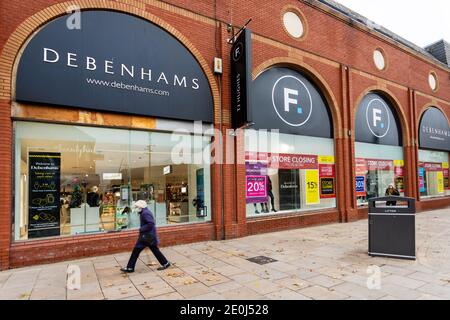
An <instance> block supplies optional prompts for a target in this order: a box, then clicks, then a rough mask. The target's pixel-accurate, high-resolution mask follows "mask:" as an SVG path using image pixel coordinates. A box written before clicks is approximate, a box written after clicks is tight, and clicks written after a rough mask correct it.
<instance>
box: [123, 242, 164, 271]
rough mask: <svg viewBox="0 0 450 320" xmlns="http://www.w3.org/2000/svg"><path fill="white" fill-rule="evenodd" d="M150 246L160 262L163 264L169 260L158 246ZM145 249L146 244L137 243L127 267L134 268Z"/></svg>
mask: <svg viewBox="0 0 450 320" xmlns="http://www.w3.org/2000/svg"><path fill="white" fill-rule="evenodd" d="M148 248H149V249H150V250H151V251H152V252H153V255H154V256H155V257H156V259H158V262H159V263H160V264H161V265H162V266H163V265H165V264H166V263H167V262H168V261H167V259H166V257H164V255H163V254H162V252H161V251H160V250H159V248H158V246H148ZM144 249H145V246H142V245H136V246H135V247H134V249H133V252H132V253H131V257H130V260H129V261H128V265H127V268H130V269H133V270H134V268H135V266H136V262H137V259H138V258H139V255H140V254H141V252H142V250H144Z"/></svg>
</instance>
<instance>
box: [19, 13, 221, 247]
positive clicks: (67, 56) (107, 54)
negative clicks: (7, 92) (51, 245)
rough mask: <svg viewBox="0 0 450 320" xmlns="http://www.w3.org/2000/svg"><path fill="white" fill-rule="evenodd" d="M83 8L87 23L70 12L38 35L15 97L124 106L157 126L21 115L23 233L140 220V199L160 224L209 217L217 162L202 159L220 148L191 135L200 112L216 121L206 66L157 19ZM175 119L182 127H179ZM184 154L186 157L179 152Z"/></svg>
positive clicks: (112, 108) (109, 108)
mask: <svg viewBox="0 0 450 320" xmlns="http://www.w3.org/2000/svg"><path fill="white" fill-rule="evenodd" d="M80 14H81V21H82V28H81V29H80V30H71V29H69V28H67V20H68V18H67V17H68V16H67V15H66V16H61V17H58V18H55V19H54V20H52V21H50V22H48V23H47V24H45V25H44V26H43V27H42V28H41V29H40V30H39V31H38V32H37V33H35V34H34V35H33V36H32V38H31V39H30V41H29V42H27V45H26V47H25V48H23V54H22V55H21V56H20V61H19V62H18V68H17V77H16V88H15V100H16V101H18V102H19V103H20V102H23V101H24V102H26V103H27V104H33V103H41V104H43V105H44V106H45V109H43V110H45V112H50V111H49V110H48V109H50V108H51V106H52V105H57V106H65V107H67V108H74V110H79V109H78V108H82V109H90V110H95V111H106V112H108V113H110V112H117V113H118V114H117V115H118V116H117V117H114V119H117V120H118V121H124V120H125V119H129V117H124V118H121V117H120V114H128V115H130V114H134V115H138V116H139V117H140V119H141V117H151V118H144V119H147V121H143V120H140V121H142V122H141V123H144V122H146V123H147V124H151V128H152V129H153V130H152V131H142V130H129V129H118V128H107V127H93V126H87V125H86V126H79V125H76V124H72V125H70V124H55V123H41V122H39V123H38V122H28V121H14V150H15V154H14V161H15V168H14V170H15V173H14V183H15V199H14V200H15V206H14V207H15V212H14V239H15V240H28V239H37V238H44V237H57V236H65V235H78V234H86V233H105V232H116V231H122V230H127V229H137V228H139V214H138V212H137V211H136V210H133V209H132V208H133V206H134V204H135V203H136V202H137V201H140V200H142V201H145V202H147V207H148V208H149V209H150V210H151V211H152V213H153V215H154V217H155V220H156V224H157V225H158V226H164V225H173V224H182V223H183V224H184V223H199V222H206V221H210V220H211V207H212V206H211V174H210V172H211V171H210V165H209V163H208V161H207V160H208V159H207V157H201V160H205V161H198V160H196V159H199V158H198V155H200V156H202V155H209V154H210V153H211V151H210V146H211V138H210V137H209V136H206V135H201V134H192V135H191V134H189V133H192V132H193V126H194V124H193V121H196V120H198V121H199V120H202V121H204V122H206V123H208V124H211V123H212V122H213V97H212V93H211V89H210V86H209V82H208V79H207V76H206V75H205V73H204V71H203V69H202V67H201V65H200V64H199V62H198V61H197V59H196V58H195V57H194V55H193V54H192V53H191V52H190V51H189V50H188V48H186V46H184V45H183V43H181V42H180V41H179V40H178V39H177V38H175V37H174V36H172V35H171V34H170V33H168V32H167V31H165V30H164V29H162V28H160V27H159V26H157V25H156V24H153V23H151V22H149V21H147V20H144V19H141V18H138V17H136V16H132V15H128V14H124V13H120V12H115V11H108V10H86V11H82V12H81V13H80ZM61 120H62V121H63V120H66V119H61ZM111 121H112V120H107V117H105V125H111V126H115V125H118V126H119V125H122V124H119V123H117V122H114V123H112V122H111ZM114 121H116V120H114ZM122 123H123V125H124V126H127V127H129V126H131V125H132V123H131V122H130V123H125V121H124V122H122ZM133 123H134V121H133ZM149 127H150V125H149ZM208 127H210V125H208ZM175 129H180V130H181V131H179V133H180V134H171V133H169V131H172V130H175ZM181 147H182V148H181ZM180 149H182V150H181V151H182V152H178V153H177V152H176V150H180ZM180 153H182V154H183V156H184V155H187V156H186V158H183V159H180V157H177V156H175V157H172V156H173V155H179V154H180ZM194 156H197V158H196V159H194Z"/></svg>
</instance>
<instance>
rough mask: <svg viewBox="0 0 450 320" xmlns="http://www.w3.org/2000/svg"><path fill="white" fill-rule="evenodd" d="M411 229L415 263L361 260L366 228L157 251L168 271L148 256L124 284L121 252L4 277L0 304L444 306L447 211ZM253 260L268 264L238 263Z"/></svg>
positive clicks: (448, 274) (449, 252)
mask: <svg viewBox="0 0 450 320" xmlns="http://www.w3.org/2000/svg"><path fill="white" fill-rule="evenodd" d="M416 224H417V237H416V243H417V260H416V261H405V260H394V259H388V258H381V257H376V258H373V257H369V256H368V255H367V220H365V221H358V222H354V223H349V224H333V225H325V226H319V227H313V228H306V229H299V230H289V231H284V232H276V233H270V234H261V235H253V236H249V237H247V238H241V239H233V240H227V241H207V242H202V243H196V244H191V245H180V246H173V247H170V248H162V251H163V253H164V254H165V255H166V256H167V257H168V259H169V260H170V261H172V262H173V266H172V267H171V268H169V269H167V270H165V271H162V272H160V271H157V270H156V269H157V267H158V263H157V261H156V259H155V258H154V257H153V255H152V254H151V252H150V251H149V250H145V251H144V252H143V253H142V254H141V257H140V259H139V260H138V263H137V265H136V272H135V273H134V274H129V275H125V274H122V273H120V271H119V269H120V267H122V266H124V265H126V263H127V260H128V258H129V254H130V252H124V253H120V254H113V255H108V256H101V257H92V258H83V259H78V260H73V261H66V262H61V263H55V264H46V265H41V266H34V267H28V268H22V269H16V270H7V271H4V272H0V300H9V299H17V300H44V299H51V300H58V299H68V300H102V299H119V300H128V299H130V300H142V299H155V300H160V299H163V300H171V299H192V300H222V299H233V300H260V299H262V300H264V299H275V300H280V299H283V300H309V299H321V300H322V299H323V300H325V299H332V300H334V299H352V300H354V299H356V300H375V299H380V300H409V299H411V300H416V299H417V300H435V299H436V300H437V299H445V300H449V299H450V209H443V210H436V211H430V212H425V213H420V214H418V215H417V219H416ZM258 256H266V257H269V258H272V259H275V260H277V261H276V262H272V263H269V264H265V265H258V264H256V263H253V262H250V261H248V260H247V259H248V258H254V257H258ZM69 265H70V266H78V267H79V268H80V271H81V275H80V278H79V280H80V285H81V287H80V288H70V289H68V288H67V287H66V282H67V279H68V275H67V274H66V272H67V267H68V266H69ZM369 267H370V268H369ZM374 268H375V269H374ZM374 270H378V272H379V275H380V278H379V279H378V278H377V279H378V280H379V281H378V282H376V281H375V282H374V281H373V278H371V276H372V275H373V271H374ZM374 283H375V284H377V285H376V286H375V288H374V289H370V288H369V287H368V284H372V285H373V284H374Z"/></svg>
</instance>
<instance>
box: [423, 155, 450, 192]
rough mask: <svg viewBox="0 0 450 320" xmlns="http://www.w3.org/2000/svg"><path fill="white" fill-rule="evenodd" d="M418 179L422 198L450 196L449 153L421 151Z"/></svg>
mask: <svg viewBox="0 0 450 320" xmlns="http://www.w3.org/2000/svg"><path fill="white" fill-rule="evenodd" d="M418 177H419V190H420V197H421V198H433V197H444V196H449V195H450V186H449V181H448V180H449V154H448V152H440V151H431V150H419V172H418Z"/></svg>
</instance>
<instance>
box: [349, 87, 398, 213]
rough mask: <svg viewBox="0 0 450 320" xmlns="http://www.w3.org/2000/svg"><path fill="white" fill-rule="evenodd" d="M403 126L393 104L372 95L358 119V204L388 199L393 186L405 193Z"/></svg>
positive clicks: (356, 154)
mask: <svg viewBox="0 0 450 320" xmlns="http://www.w3.org/2000/svg"><path fill="white" fill-rule="evenodd" d="M402 145H403V143H402V133H401V126H400V123H399V120H398V117H397V114H396V112H395V109H394V107H393V106H392V104H391V103H390V102H389V101H388V100H387V99H385V98H384V96H382V95H380V94H378V93H375V92H371V93H369V94H367V95H366V96H365V97H364V99H363V100H362V101H361V103H360V104H359V106H358V111H357V113H356V119H355V161H356V196H357V202H358V205H361V204H365V203H367V201H368V200H369V199H371V198H375V197H382V196H385V192H386V189H387V188H388V187H389V185H390V184H393V185H395V187H396V188H397V190H398V191H399V192H400V194H404V160H403V147H402Z"/></svg>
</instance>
